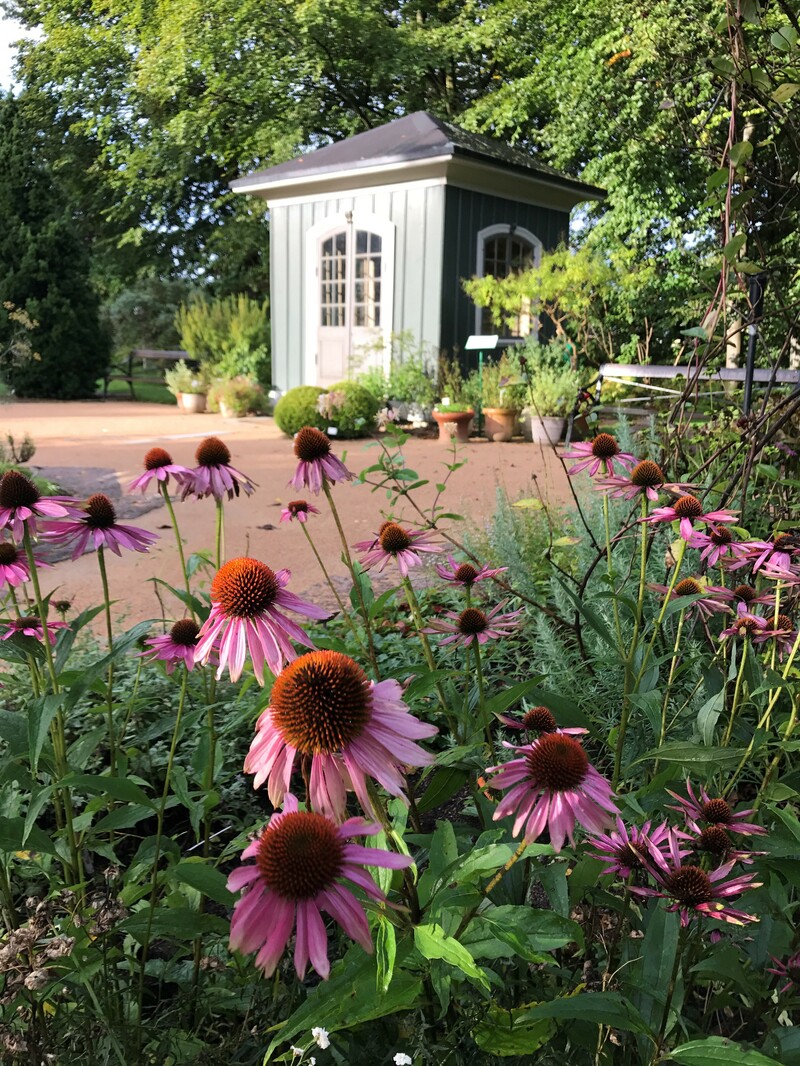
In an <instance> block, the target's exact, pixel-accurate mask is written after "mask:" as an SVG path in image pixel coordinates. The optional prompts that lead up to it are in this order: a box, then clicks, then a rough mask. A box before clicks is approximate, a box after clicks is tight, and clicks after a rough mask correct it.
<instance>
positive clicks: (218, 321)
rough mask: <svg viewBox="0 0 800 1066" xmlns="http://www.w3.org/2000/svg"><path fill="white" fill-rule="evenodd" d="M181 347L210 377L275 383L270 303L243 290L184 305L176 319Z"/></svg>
mask: <svg viewBox="0 0 800 1066" xmlns="http://www.w3.org/2000/svg"><path fill="white" fill-rule="evenodd" d="M175 325H176V326H177V328H178V332H179V334H180V339H181V346H182V347H183V348H185V349H186V351H187V352H188V353H189V355H190V356H191V357H192V359H196V360H198V361H199V362H201V363H202V364H203V369H204V370H205V372H206V373H207V375H208V376H209V377H210V378H225V379H230V378H235V377H238V376H239V375H244V376H245V377H249V378H252V379H253V380H255V381H258V382H260V383H261V384H262V385H270V384H271V374H272V369H271V361H270V354H269V304H268V302H267V301H266V300H264V301H263V303H259V302H258V300H252V299H251V298H250V297H249V296H245V295H244V294H243V293H239V295H237V296H226V297H225V298H224V299H221V300H208V299H206V298H205V297H203V298H201V299H199V300H195V301H194V302H193V303H190V304H188V305H186V304H182V305H181V307H180V309H179V311H178V314H177V315H176V318H175Z"/></svg>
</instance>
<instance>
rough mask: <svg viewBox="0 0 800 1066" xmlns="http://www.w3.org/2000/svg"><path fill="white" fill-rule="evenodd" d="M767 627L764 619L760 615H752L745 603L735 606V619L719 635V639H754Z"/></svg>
mask: <svg viewBox="0 0 800 1066" xmlns="http://www.w3.org/2000/svg"><path fill="white" fill-rule="evenodd" d="M768 626H769V622H768V621H767V619H766V618H762V617H761V615H760V614H752V613H751V612H750V611H749V610H748V605H747V604H746V603H738V604H737V605H736V617H735V618H734V620H733V621H732V622H731V624H730V625H729V626H728V628H727V629H723V630H722V632H721V633H720V636H721V637H754V636H756V634H758V633H760V632H761V631H762V630H764V629H766V628H767V627H768Z"/></svg>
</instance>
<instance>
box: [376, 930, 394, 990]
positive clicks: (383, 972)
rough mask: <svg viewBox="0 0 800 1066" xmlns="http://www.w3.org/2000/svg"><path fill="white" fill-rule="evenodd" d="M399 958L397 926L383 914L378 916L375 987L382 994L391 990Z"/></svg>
mask: <svg viewBox="0 0 800 1066" xmlns="http://www.w3.org/2000/svg"><path fill="white" fill-rule="evenodd" d="M396 958H397V934H396V933H395V928H394V926H393V925H392V923H391V922H390V921H388V920H387V919H386V918H385V917H384V916H383V915H382V914H381V915H379V918H378V932H377V934H376V936H375V963H376V966H377V972H376V974H375V988H376V990H377V992H378V993H379V994H380V995H384V994H385V993H386V992H388V991H389V985H390V984H391V983H392V975H393V974H394V963H395V959H396Z"/></svg>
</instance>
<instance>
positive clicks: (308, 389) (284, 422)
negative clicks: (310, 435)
mask: <svg viewBox="0 0 800 1066" xmlns="http://www.w3.org/2000/svg"><path fill="white" fill-rule="evenodd" d="M324 392H325V389H320V388H318V387H317V386H316V385H298V387H297V388H296V389H289V391H288V392H287V393H286V394H285V395H284V396H281V398H280V399H279V400H278V402H277V403H276V404H275V422H276V424H277V426H278V428H279V429H280V430H282V431H283V432H284V433H286V434H288V435H289V436H290V437H293V436H294V435H295V433H297V432H298V430H301V429H302V428H303V426H314V427H316V429H325V428H326V426H327V425H328V422H327V420H326V419H324V418H323V417H322V415H321V414H320V413H319V410H318V408H317V400H318V399H319V397H320V396H322V395H323V394H324Z"/></svg>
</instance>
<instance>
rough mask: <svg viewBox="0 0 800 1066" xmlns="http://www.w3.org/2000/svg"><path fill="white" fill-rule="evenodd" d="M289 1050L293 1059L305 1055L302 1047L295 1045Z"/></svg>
mask: <svg viewBox="0 0 800 1066" xmlns="http://www.w3.org/2000/svg"><path fill="white" fill-rule="evenodd" d="M289 1050H290V1051H291V1053H292V1056H293V1057H294V1056H297V1055H305V1051H304V1049H303V1048H301V1047H295V1046H294V1044H292V1046H291V1047H290V1048H289Z"/></svg>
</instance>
